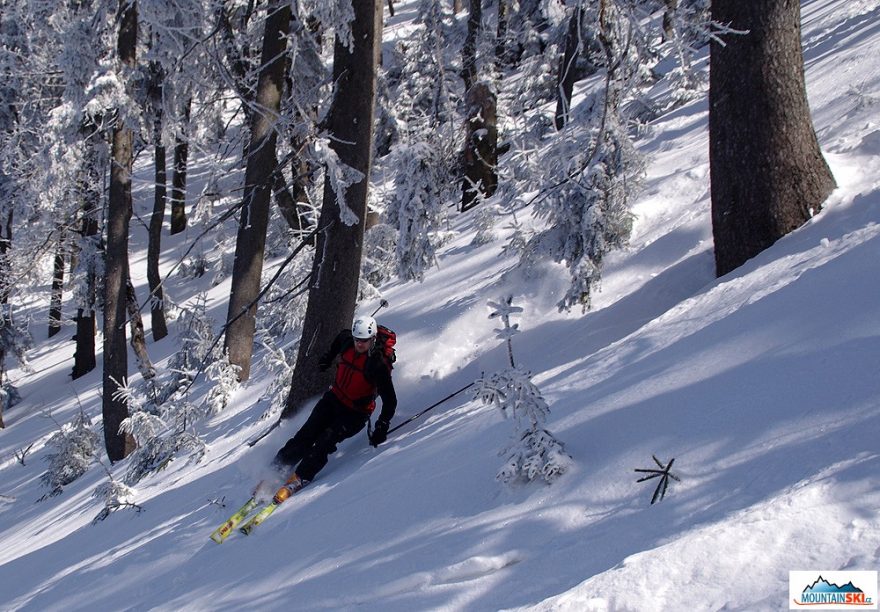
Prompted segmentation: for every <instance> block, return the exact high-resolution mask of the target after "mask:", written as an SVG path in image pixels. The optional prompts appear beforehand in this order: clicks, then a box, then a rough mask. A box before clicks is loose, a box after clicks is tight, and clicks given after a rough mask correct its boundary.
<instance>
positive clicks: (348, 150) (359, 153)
mask: <svg viewBox="0 0 880 612" xmlns="http://www.w3.org/2000/svg"><path fill="white" fill-rule="evenodd" d="M352 6H353V8H354V13H355V18H354V20H353V21H352V24H351V27H352V37H353V39H354V48H353V50H352V51H351V52H349V50H348V49H347V48H346V47H344V46H343V45H342V44H340V42H339V41H338V40H337V41H336V46H335V51H334V57H333V77H334V78H333V80H334V82H335V83H336V95H335V97H334V103H333V107H332V108H331V110H330V116H329V117H328V120H327V125H328V127H329V130H330V134H331V143H332V144H331V145H330V146H331V147H333V150H334V151H335V152H336V153H337V155H338V156H339V159H340V161H341V162H342V163H344V164H347V165H348V166H351V167H352V168H354V169H355V170H357V171H359V172H361V173H362V174H363V179H362V180H361V181H360V182H358V183H356V184H354V185H351V186H350V187H349V188H348V190H347V191H346V192H345V194H344V197H345V203H346V204H347V205H348V207H349V208H350V209H351V211H352V212H354V214H355V215H357V217H358V221H357V223H355V224H353V225H347V224H346V223H345V222H344V221H343V220H342V219H341V218H340V206H339V202H338V198H339V197H340V195H341V194H336V193H334V191H333V188H332V186H331V185H330V181H324V201H323V205H322V209H321V220H320V222H319V223H320V227H322V228H324V231H322V232H321V233H320V234H319V236H318V244H317V247H316V248H315V261H314V264H313V267H312V279H311V289H310V291H309V301H308V305H307V307H306V317H305V321H304V323H303V335H302V339H301V340H300V343H299V352H298V354H297V360H296V366H295V367H294V371H293V377H292V380H291V386H290V393H289V394H288V397H287V405H286V406H285V408H284V411H283V413H282V417H283V418H287V417H289V416H291V415H293V414H295V413H296V411H297V410H298V409H299V408H300V406H301V405H302V404H303V402H304V401H306V400H307V399H309V398H310V397H313V396H314V395H316V394H317V393H319V392H321V391H322V390H324V389H326V388H327V384H328V382H329V379H328V376H327V374H326V373H321V372H319V371H318V359H319V357H320V355H321V354H322V353H323V352H324V351H326V350H327V349H328V348H329V347H330V343H331V342H332V340H333V338H334V337H335V335H336V334H337V333H339V331H340V330H341V329H344V328H348V327H350V326H351V321H352V318H353V316H354V308H355V302H356V300H357V288H358V280H359V277H360V266H361V251H362V247H363V236H364V226H365V223H366V216H367V214H366V213H367V189H368V186H369V176H370V166H371V163H372V159H371V156H372V151H373V130H372V126H373V113H374V106H375V99H376V68H377V66H378V65H379V47H380V44H381V42H382V40H381V39H382V5H381V3H380V2H379V0H354V1H353V2H352Z"/></svg>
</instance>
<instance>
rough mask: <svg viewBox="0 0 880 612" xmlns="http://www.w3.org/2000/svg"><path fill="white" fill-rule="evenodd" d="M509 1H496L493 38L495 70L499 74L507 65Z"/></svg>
mask: <svg viewBox="0 0 880 612" xmlns="http://www.w3.org/2000/svg"><path fill="white" fill-rule="evenodd" d="M509 2H510V0H498V28H497V30H496V31H497V34H496V36H495V68H496V69H497V70H498V71H499V72H500V71H501V69H502V68H503V67H504V65H505V64H506V63H507V57H508V55H509V52H508V49H507V26H508V10H509V7H508V4H509Z"/></svg>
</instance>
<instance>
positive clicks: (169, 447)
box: [116, 384, 205, 484]
mask: <svg viewBox="0 0 880 612" xmlns="http://www.w3.org/2000/svg"><path fill="white" fill-rule="evenodd" d="M116 399H117V400H119V401H122V402H125V404H126V407H127V408H128V411H129V414H130V416H128V417H127V418H126V419H125V420H123V421H122V423H121V424H120V430H121V431H122V432H124V433H125V434H126V435H129V436H131V437H132V439H133V440H134V441H135V443H136V449H135V451H134V452H133V453H131V455H130V456H129V457H128V466H127V467H128V469H127V471H126V476H125V481H126V482H127V483H130V484H135V483H137V482H139V481H140V480H141V479H143V478H144V477H145V476H147V475H149V474H151V473H154V472H158V471H160V470H163V469H165V467H166V466H167V465H168V463H170V462H171V460H172V459H174V457H175V456H176V455H177V454H179V453H181V452H188V453H189V455H190V458H191V459H192V460H196V461H198V460H199V459H201V457H202V456H203V455H204V452H205V443H204V442H203V441H202V440H201V438H199V437H198V435H196V434H195V433H194V430H193V425H194V424H195V421H196V420H198V418H200V417H202V416H204V414H205V412H204V410H198V409H196V408H195V407H194V406H192V405H191V404H189V403H188V402H187V401H186V399H185V398H183V397H179V396H178V397H175V398H172V401H169V402H166V403H165V404H163V406H162V407H161V408H157V407H155V406H151V404H150V403H149V402H148V401H147V400H146V398H145V397H143V395H142V394H141V393H140V392H139V391H138V390H137V389H135V388H134V387H132V386H129V385H128V384H121V385H119V390H118V391H117V398H116Z"/></svg>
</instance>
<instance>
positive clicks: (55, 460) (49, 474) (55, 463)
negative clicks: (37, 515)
mask: <svg viewBox="0 0 880 612" xmlns="http://www.w3.org/2000/svg"><path fill="white" fill-rule="evenodd" d="M100 443H101V438H100V436H99V435H98V434H97V433H96V432H95V431H94V430H93V428H92V421H91V419H89V418H88V417H87V416H86V414H85V412H84V411H83V410H80V412H79V414H78V415H77V416H76V418H75V419H74V420H73V421H72V422H71V423H67V424H65V425H63V426H62V427H61V428H60V429H59V431H57V432H55V434H53V435H52V437H51V438H49V440H48V441H47V442H46V445H47V446H48V447H49V448H51V449H52V451H51V452H50V453H49V454H47V455H46V457H45V459H46V461H48V462H49V467H48V468H47V469H46V472H45V473H44V474H43V475H42V476H40V480H41V481H42V483H43V484H44V485H46V486H47V487H48V488H49V489H50V492H49V495H50V496H54V495H58V494H59V493H61V491H62V489H63V488H64V487H65V486H66V485H68V484H70V483H71V482H73V481H74V480H76V479H77V478H79V477H80V476H82V475H83V474H85V473H86V471H87V470H88V469H89V467H90V466H91V465H92V462H93V461H94V460H95V455H96V454H97V452H98V449H99V448H100V446H99V445H100Z"/></svg>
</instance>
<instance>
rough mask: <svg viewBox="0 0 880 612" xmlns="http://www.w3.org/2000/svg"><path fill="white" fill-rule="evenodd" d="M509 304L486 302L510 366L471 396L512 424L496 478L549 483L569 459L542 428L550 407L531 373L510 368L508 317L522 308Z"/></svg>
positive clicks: (479, 383) (508, 300)
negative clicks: (497, 324)
mask: <svg viewBox="0 0 880 612" xmlns="http://www.w3.org/2000/svg"><path fill="white" fill-rule="evenodd" d="M512 302H513V296H506V297H504V298H502V299H501V300H499V301H498V302H489V307H490V308H492V313H491V315H490V318H496V317H500V318H501V320H502V322H503V323H504V327H503V328H502V329H496V330H495V331H496V332H498V337H499V338H501V339H502V340H504V341H505V342H506V343H507V348H508V354H509V358H510V367H509V368H507V369H505V370H502V371H500V372H495V373H493V374H490V375H489V376H488V377H484V378H482V379H480V380H478V381H477V383H476V387H475V389H474V392H473V395H474V398H475V399H479V400H480V401H481V402H482V403H483V404H485V405H492V406H495V407H496V408H498V409H499V410H500V411H501V414H502V415H503V416H504V417H505V418H508V419H511V420H512V421H513V423H514V433H513V439H512V441H511V443H510V444H509V445H508V446H507V447H505V448H504V449H503V450H502V451H501V453H500V454H501V455H503V456H505V457H506V460H505V463H504V465H503V466H502V468H501V470H500V471H499V472H498V474H497V476H496V479H497V480H499V481H501V482H505V483H509V482H512V481H514V480H516V479H518V478H523V479H524V480H526V481H532V480H534V479H536V478H538V477H541V478H542V479H543V480H544V481H546V482H548V483H552V482H553V481H554V480H556V479H557V478H558V477H559V476H561V475H562V474H564V473H565V472H566V471H567V470H568V468H569V467H570V466H571V462H572V459H571V457H570V456H569V455H568V454H567V453H566V452H565V449H564V447H563V445H562V443H561V442H560V441H559V440H557V439H556V438H555V437H554V436H553V434H551V433H550V432H549V431H548V430H547V429H545V428H544V426H543V424H544V422H545V421H546V420H547V417H548V416H549V414H550V407H549V406H548V405H547V402H546V400H545V399H544V397H543V396H542V395H541V390H540V389H539V388H538V387H537V386H536V385H535V384H534V383H533V382H532V380H531V379H532V374H531V372H529V371H528V370H525V369H524V368H522V367H517V366H515V365H514V360H513V343H512V338H513V336H514V335H516V334H517V333H518V325H516V324H513V325H511V323H510V317H511V315H515V314H519V313H521V312H522V308H520V307H518V306H513V304H512Z"/></svg>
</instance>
